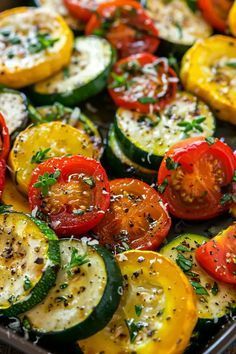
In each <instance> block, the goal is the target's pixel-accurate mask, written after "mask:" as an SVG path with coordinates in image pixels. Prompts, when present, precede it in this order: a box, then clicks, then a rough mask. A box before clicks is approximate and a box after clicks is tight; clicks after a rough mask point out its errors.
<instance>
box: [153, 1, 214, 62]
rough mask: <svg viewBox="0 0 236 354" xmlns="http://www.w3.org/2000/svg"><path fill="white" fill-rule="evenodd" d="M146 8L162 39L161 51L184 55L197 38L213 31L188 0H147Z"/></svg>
mask: <svg viewBox="0 0 236 354" xmlns="http://www.w3.org/2000/svg"><path fill="white" fill-rule="evenodd" d="M146 8H147V11H148V14H149V16H150V17H151V18H152V20H153V21H154V22H155V24H156V27H157V29H158V32H159V38H160V39H162V43H161V46H160V47H159V49H158V50H159V51H160V52H161V53H164V52H166V53H168V54H170V53H174V54H176V55H179V56H182V55H183V54H184V53H185V52H186V50H188V49H189V48H190V47H191V46H192V45H193V44H194V42H195V41H196V40H198V39H202V38H207V37H209V36H210V35H211V34H212V32H213V30H212V28H211V27H210V25H209V24H208V23H207V22H206V21H205V20H204V18H203V17H202V15H201V13H200V11H193V10H191V9H190V7H189V5H188V2H187V1H186V0H172V1H166V0H146Z"/></svg>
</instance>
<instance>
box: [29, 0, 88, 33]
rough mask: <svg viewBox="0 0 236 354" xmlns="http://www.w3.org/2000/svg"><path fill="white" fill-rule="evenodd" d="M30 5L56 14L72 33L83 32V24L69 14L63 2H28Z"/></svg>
mask: <svg viewBox="0 0 236 354" xmlns="http://www.w3.org/2000/svg"><path fill="white" fill-rule="evenodd" d="M30 3H31V5H34V6H37V7H45V8H47V9H49V10H51V11H56V12H58V13H59V15H61V16H62V17H63V18H64V20H65V21H66V23H67V24H68V26H69V27H70V28H71V29H72V30H73V31H75V32H80V31H83V30H84V27H85V24H84V23H82V22H81V21H79V20H78V19H76V18H74V17H73V16H72V15H71V14H70V13H69V11H68V10H67V8H66V6H65V5H64V3H63V0H30Z"/></svg>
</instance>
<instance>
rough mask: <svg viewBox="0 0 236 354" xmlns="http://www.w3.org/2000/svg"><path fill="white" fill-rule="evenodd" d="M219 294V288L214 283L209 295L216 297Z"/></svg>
mask: <svg viewBox="0 0 236 354" xmlns="http://www.w3.org/2000/svg"><path fill="white" fill-rule="evenodd" d="M218 292H219V287H218V284H217V283H216V282H214V284H213V286H212V288H211V293H212V295H217V294H218Z"/></svg>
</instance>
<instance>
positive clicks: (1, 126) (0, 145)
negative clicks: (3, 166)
mask: <svg viewBox="0 0 236 354" xmlns="http://www.w3.org/2000/svg"><path fill="white" fill-rule="evenodd" d="M9 151H10V136H9V133H8V128H7V126H6V122H5V119H4V116H3V115H2V113H0V159H6V158H7V156H8V153H9Z"/></svg>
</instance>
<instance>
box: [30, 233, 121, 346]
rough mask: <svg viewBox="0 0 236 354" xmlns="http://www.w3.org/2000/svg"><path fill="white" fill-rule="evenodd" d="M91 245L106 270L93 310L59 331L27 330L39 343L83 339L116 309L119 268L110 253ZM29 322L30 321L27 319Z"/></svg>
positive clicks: (119, 277) (118, 298)
mask: <svg viewBox="0 0 236 354" xmlns="http://www.w3.org/2000/svg"><path fill="white" fill-rule="evenodd" d="M65 241H68V242H70V241H71V240H70V239H61V240H60V242H65ZM75 241H76V242H80V241H79V240H75V239H74V240H73V242H75ZM90 247H92V248H93V249H94V250H95V251H96V252H97V253H98V254H99V256H100V257H101V258H102V259H103V262H104V265H105V268H106V272H107V283H106V286H105V288H104V293H103V295H102V297H101V299H100V301H99V303H98V304H97V306H96V307H95V308H94V309H93V311H92V312H91V313H90V315H88V317H87V318H86V319H85V320H84V321H82V322H80V323H78V324H76V325H74V326H72V327H68V328H65V329H64V330H60V331H50V332H45V331H44V332H41V331H39V330H37V329H35V328H34V327H33V324H32V323H31V328H30V330H29V332H30V333H31V334H32V335H34V336H37V337H40V341H41V343H45V344H47V343H54V342H55V343H69V342H73V341H76V340H78V339H85V338H87V337H90V336H92V335H93V334H95V333H96V332H98V331H100V330H102V329H103V328H104V327H105V326H106V325H107V323H108V322H109V321H110V320H111V318H112V316H113V314H114V313H115V311H116V310H117V308H118V306H119V302H120V297H121V292H120V291H119V289H122V284H123V278H122V275H121V272H120V269H119V267H118V265H117V263H116V261H115V259H114V257H113V256H112V254H111V253H110V252H109V251H108V250H106V249H105V248H103V247H102V246H100V245H93V246H90ZM24 316H25V317H24V318H27V313H26V314H24ZM29 323H30V321H29Z"/></svg>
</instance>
